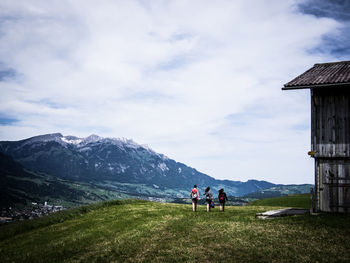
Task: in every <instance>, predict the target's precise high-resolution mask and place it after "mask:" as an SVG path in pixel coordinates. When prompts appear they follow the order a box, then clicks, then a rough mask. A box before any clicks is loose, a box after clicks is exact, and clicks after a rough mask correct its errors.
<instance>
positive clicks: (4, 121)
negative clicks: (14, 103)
mask: <svg viewBox="0 0 350 263" xmlns="http://www.w3.org/2000/svg"><path fill="white" fill-rule="evenodd" d="M18 121H19V120H18V119H15V118H11V117H5V116H1V115H0V125H2V126H5V125H12V124H14V123H16V122H18Z"/></svg>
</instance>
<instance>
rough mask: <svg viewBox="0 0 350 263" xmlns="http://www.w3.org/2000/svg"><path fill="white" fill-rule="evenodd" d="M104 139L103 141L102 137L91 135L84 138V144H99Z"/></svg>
mask: <svg viewBox="0 0 350 263" xmlns="http://www.w3.org/2000/svg"><path fill="white" fill-rule="evenodd" d="M102 139H103V138H102V137H100V136H98V135H96V134H91V135H90V136H88V137H86V138H84V140H83V142H85V143H91V142H98V141H100V140H102Z"/></svg>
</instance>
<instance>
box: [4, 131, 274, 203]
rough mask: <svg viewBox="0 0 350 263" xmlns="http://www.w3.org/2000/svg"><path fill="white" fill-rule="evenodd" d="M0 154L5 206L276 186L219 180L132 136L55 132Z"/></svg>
mask: <svg viewBox="0 0 350 263" xmlns="http://www.w3.org/2000/svg"><path fill="white" fill-rule="evenodd" d="M0 153H2V154H1V155H0V164H1V167H0V168H1V169H0V172H1V174H0V175H1V177H0V178H1V179H0V180H1V181H0V182H1V184H0V188H1V190H2V194H1V195H2V197H3V196H4V195H5V196H7V198H4V199H3V200H7V201H3V202H2V203H4V204H2V205H5V203H6V205H8V204H10V203H11V202H12V201H13V202H17V203H18V202H22V203H23V202H28V200H31V201H35V200H36V199H40V200H44V199H45V198H46V199H49V200H54V201H55V202H58V201H62V200H63V201H65V202H73V203H86V202H93V201H97V200H106V199H115V198H125V197H145V198H146V197H147V198H165V199H166V198H168V199H169V198H170V199H171V198H183V197H188V195H189V191H190V189H191V188H192V187H193V185H194V184H197V185H198V187H199V189H200V190H203V189H204V188H205V187H206V186H210V187H211V188H212V189H213V192H214V193H215V192H216V191H217V190H218V189H220V188H224V189H225V192H226V193H227V194H228V195H232V196H243V195H246V194H249V193H253V192H256V191H262V190H265V189H269V188H272V187H278V185H276V184H273V183H270V182H266V181H257V180H248V181H247V182H240V181H230V180H217V179H215V178H213V177H210V176H208V175H206V174H204V173H201V172H199V171H197V170H196V169H194V168H191V167H188V166H186V165H185V164H183V163H179V162H176V161H175V160H172V159H170V158H168V157H166V156H165V155H163V154H159V153H156V152H155V151H153V150H152V149H150V148H149V147H147V146H145V145H140V144H137V143H135V142H134V141H133V140H129V139H118V138H102V137H99V136H97V135H90V136H88V137H86V138H78V137H75V136H63V135H62V134H60V133H55V134H46V135H39V136H35V137H32V138H29V139H25V140H20V141H1V142H0ZM25 185H27V187H25ZM28 189H31V190H32V191H29V190H28ZM35 189H36V190H35ZM56 190H57V191H56ZM39 193H41V194H39ZM11 200H12V201H11ZM25 200H26V201H25Z"/></svg>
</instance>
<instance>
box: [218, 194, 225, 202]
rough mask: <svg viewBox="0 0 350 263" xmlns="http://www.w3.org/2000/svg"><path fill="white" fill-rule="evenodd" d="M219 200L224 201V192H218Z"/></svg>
mask: <svg viewBox="0 0 350 263" xmlns="http://www.w3.org/2000/svg"><path fill="white" fill-rule="evenodd" d="M219 201H220V202H225V194H224V193H220V195H219Z"/></svg>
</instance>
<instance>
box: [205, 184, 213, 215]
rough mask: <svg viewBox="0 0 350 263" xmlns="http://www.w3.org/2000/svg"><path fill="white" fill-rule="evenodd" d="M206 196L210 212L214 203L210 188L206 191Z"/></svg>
mask: <svg viewBox="0 0 350 263" xmlns="http://www.w3.org/2000/svg"><path fill="white" fill-rule="evenodd" d="M204 195H205V201H206V203H207V212H210V204H211V203H212V202H213V194H212V193H211V191H210V187H209V186H208V187H207V188H206V189H205V193H204Z"/></svg>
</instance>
